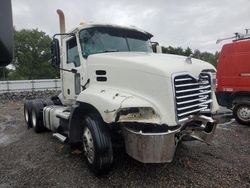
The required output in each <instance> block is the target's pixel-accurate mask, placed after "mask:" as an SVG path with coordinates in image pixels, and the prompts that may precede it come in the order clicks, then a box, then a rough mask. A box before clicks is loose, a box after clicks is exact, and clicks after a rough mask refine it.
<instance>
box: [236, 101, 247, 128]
mask: <svg viewBox="0 0 250 188" xmlns="http://www.w3.org/2000/svg"><path fill="white" fill-rule="evenodd" d="M233 115H234V118H235V119H236V121H237V122H238V123H240V124H242V125H250V105H249V104H236V105H235V106H234V108H233Z"/></svg>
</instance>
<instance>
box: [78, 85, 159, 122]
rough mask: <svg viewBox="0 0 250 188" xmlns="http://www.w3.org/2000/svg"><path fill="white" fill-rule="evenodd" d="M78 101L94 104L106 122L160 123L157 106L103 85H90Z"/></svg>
mask: <svg viewBox="0 0 250 188" xmlns="http://www.w3.org/2000/svg"><path fill="white" fill-rule="evenodd" d="M77 101H78V102H83V103H87V104H90V105H92V106H93V107H95V108H96V109H97V111H98V112H99V114H100V115H101V117H102V119H103V121H104V122H106V123H114V122H145V123H160V118H159V115H158V113H157V110H156V107H154V105H152V104H151V103H150V102H148V101H146V100H144V99H143V98H141V97H138V96H134V95H131V94H128V93H124V92H120V91H117V90H114V89H104V88H103V87H101V86H94V87H89V88H87V89H86V90H85V91H83V92H82V93H80V94H79V96H78V98H77Z"/></svg>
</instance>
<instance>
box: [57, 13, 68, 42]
mask: <svg viewBox="0 0 250 188" xmlns="http://www.w3.org/2000/svg"><path fill="white" fill-rule="evenodd" d="M56 12H57V14H58V16H59V24H60V33H65V30H66V28H65V17H64V13H63V11H62V10H60V9H57V11H56ZM61 42H62V36H61Z"/></svg>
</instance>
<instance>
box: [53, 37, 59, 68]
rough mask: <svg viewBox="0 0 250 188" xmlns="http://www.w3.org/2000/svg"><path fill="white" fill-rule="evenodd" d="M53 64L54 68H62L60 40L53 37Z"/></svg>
mask: <svg viewBox="0 0 250 188" xmlns="http://www.w3.org/2000/svg"><path fill="white" fill-rule="evenodd" d="M51 55H52V57H51V60H52V62H51V64H52V66H53V67H54V68H60V45H59V40H58V39H56V38H53V40H52V42H51Z"/></svg>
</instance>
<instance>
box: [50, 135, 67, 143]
mask: <svg viewBox="0 0 250 188" xmlns="http://www.w3.org/2000/svg"><path fill="white" fill-rule="evenodd" d="M53 137H55V138H57V139H58V140H60V141H61V142H62V143H66V142H67V137H66V136H63V135H62V134H60V133H53Z"/></svg>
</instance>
